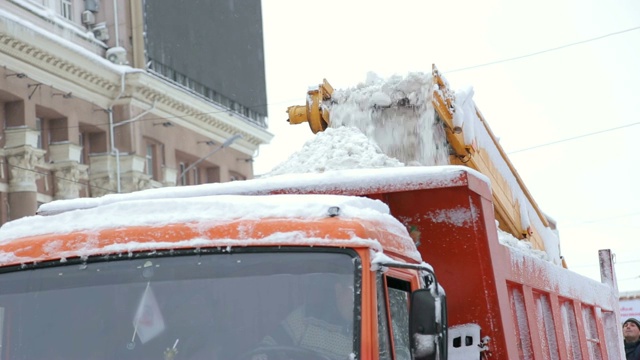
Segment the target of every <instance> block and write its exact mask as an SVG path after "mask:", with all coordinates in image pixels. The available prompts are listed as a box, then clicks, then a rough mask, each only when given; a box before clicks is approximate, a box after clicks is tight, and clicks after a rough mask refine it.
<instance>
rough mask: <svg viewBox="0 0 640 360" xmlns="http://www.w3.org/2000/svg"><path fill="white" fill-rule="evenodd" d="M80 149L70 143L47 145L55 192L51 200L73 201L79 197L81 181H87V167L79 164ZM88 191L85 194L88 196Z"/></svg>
mask: <svg viewBox="0 0 640 360" xmlns="http://www.w3.org/2000/svg"><path fill="white" fill-rule="evenodd" d="M81 156H82V147H81V146H79V145H76V144H72V143H70V142H62V143H57V144H51V145H49V159H50V160H51V162H52V163H53V165H52V171H53V175H54V182H55V188H54V189H55V191H54V196H53V198H54V199H55V200H61V199H75V198H78V197H81V195H82V194H81V191H82V190H83V187H84V186H87V185H88V184H87V185H85V184H83V183H82V181H87V180H89V174H88V169H89V166H87V165H83V164H80V157H81ZM88 193H89V192H88V191H87V192H86V194H87V195H88Z"/></svg>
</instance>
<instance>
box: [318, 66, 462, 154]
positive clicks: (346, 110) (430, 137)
mask: <svg viewBox="0 0 640 360" xmlns="http://www.w3.org/2000/svg"><path fill="white" fill-rule="evenodd" d="M434 86H435V85H434V83H433V77H432V75H431V74H430V73H421V72H412V73H408V74H407V75H406V76H400V75H394V76H392V77H390V78H388V79H381V78H380V77H378V76H377V75H375V74H373V73H369V75H368V77H367V79H366V81H365V82H364V83H361V84H359V85H358V86H356V87H353V88H350V89H345V90H336V91H335V92H334V93H333V95H332V99H331V102H332V104H331V105H325V106H330V114H331V126H332V127H341V126H354V127H357V128H358V129H360V131H362V132H363V133H364V134H365V135H366V137H367V138H369V139H371V140H372V141H373V142H375V143H376V144H377V145H378V146H379V147H380V148H381V149H382V151H383V152H384V153H385V154H387V155H388V156H391V157H394V158H397V159H398V160H400V161H402V162H404V163H405V164H409V165H414V164H419V165H447V164H449V153H448V151H449V147H448V145H447V139H446V135H445V133H444V128H443V127H442V126H441V125H440V124H438V123H437V121H436V112H435V109H434V107H433V91H434Z"/></svg>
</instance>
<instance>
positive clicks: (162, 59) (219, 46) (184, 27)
mask: <svg viewBox="0 0 640 360" xmlns="http://www.w3.org/2000/svg"><path fill="white" fill-rule="evenodd" d="M144 11H145V14H144V17H145V46H146V53H147V61H148V64H149V67H150V69H151V70H152V71H154V72H157V73H159V74H161V75H163V76H165V77H167V78H169V79H171V80H173V81H175V82H177V83H179V84H181V85H183V86H186V87H188V88H191V89H192V90H193V91H196V92H198V93H200V94H202V95H203V96H205V97H207V98H209V99H211V100H213V101H215V102H217V103H219V104H221V105H223V106H225V107H228V108H230V109H232V110H234V111H236V112H238V113H240V114H243V115H245V116H247V117H248V118H250V119H251V120H252V121H254V122H256V123H257V124H258V125H261V126H263V127H266V123H265V117H266V116H267V95H266V85H265V68H264V43H263V33H262V8H261V3H260V0H224V1H222V0H214V1H211V0H146V1H145V2H144Z"/></svg>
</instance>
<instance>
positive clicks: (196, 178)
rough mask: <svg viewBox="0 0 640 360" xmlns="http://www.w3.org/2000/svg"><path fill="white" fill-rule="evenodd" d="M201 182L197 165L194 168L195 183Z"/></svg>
mask: <svg viewBox="0 0 640 360" xmlns="http://www.w3.org/2000/svg"><path fill="white" fill-rule="evenodd" d="M198 184H200V170H199V169H198V168H197V167H194V168H193V185H198Z"/></svg>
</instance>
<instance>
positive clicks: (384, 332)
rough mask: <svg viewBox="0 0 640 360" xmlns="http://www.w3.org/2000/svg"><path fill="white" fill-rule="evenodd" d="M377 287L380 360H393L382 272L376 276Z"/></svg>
mask: <svg viewBox="0 0 640 360" xmlns="http://www.w3.org/2000/svg"><path fill="white" fill-rule="evenodd" d="M376 287H377V290H376V292H377V300H378V353H380V356H379V357H380V360H391V350H390V349H391V344H390V343H391V341H390V340H389V323H388V317H387V301H386V299H387V297H386V296H385V286H384V276H383V275H382V273H381V272H379V273H378V274H377V276H376Z"/></svg>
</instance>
